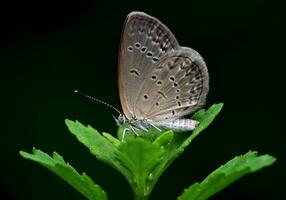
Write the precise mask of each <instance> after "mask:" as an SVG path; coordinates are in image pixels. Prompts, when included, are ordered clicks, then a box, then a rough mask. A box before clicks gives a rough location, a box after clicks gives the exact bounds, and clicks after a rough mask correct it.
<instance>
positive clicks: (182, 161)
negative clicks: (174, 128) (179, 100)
mask: <svg viewBox="0 0 286 200" xmlns="http://www.w3.org/2000/svg"><path fill="white" fill-rule="evenodd" d="M282 2H284V1H282V0H281V1H278V0H273V1H270V0H265V1H263V0H252V1H250V0H236V1H228V0H223V1H213V0H208V1H155V0H154V1H118V2H117V1H114V2H112V1H89V0H82V1H80V0H78V1H67V0H66V1H56V0H50V1H36V0H32V1H31V0H27V1H6V2H2V3H0V28H1V30H0V67H1V72H0V74H1V79H0V80H1V140H0V148H1V149H0V150H1V163H0V167H1V168H0V189H1V191H0V195H1V197H0V198H1V199H5V200H6V199H17V200H18V199H83V197H82V196H81V195H80V194H79V193H77V192H76V191H74V190H73V189H72V188H71V187H70V186H69V185H67V184H66V183H65V182H63V181H62V180H61V179H60V178H58V177H57V176H55V175H54V174H52V173H51V172H49V171H47V170H46V169H45V168H43V167H41V166H39V165H38V164H36V163H34V162H31V161H28V160H25V159H23V158H21V157H20V156H19V153H18V151H19V150H25V151H29V152H30V151H31V149H32V147H34V146H35V147H37V148H39V149H41V150H44V151H45V152H48V153H49V154H50V153H52V151H54V150H55V151H57V152H58V153H59V154H61V155H62V156H63V157H64V158H65V160H66V161H68V162H69V163H71V165H73V166H74V167H75V168H76V169H77V170H78V171H79V172H83V171H85V172H87V173H88V174H89V175H90V176H91V177H92V178H93V179H94V180H95V182H96V183H98V184H99V185H100V186H102V187H103V189H104V190H105V191H106V192H107V193H108V195H109V197H110V199H111V200H114V199H132V198H133V195H132V192H131V189H130V188H129V186H128V184H127V182H126V181H125V180H124V178H123V177H122V176H121V175H120V174H118V173H117V172H116V171H114V170H113V169H112V168H111V167H109V166H106V165H104V164H103V163H101V162H99V161H97V160H95V158H94V157H93V156H92V155H90V154H89V151H88V150H87V149H86V148H85V147H84V146H83V145H81V144H79V142H78V141H77V140H76V138H75V137H74V136H72V135H71V134H69V132H68V130H67V128H66V126H65V124H64V119H65V118H69V119H73V120H75V119H78V120H80V121H81V122H82V123H84V124H91V125H92V126H94V127H95V128H96V129H98V130H99V131H105V132H109V133H112V134H114V135H115V131H116V129H117V127H116V125H115V123H114V121H113V119H112V115H113V114H115V113H114V112H113V111H112V110H110V109H108V108H107V107H105V106H103V105H101V104H96V103H93V102H90V101H87V100H85V99H82V98H79V97H77V96H74V95H73V94H72V90H74V89H80V90H82V91H84V92H86V93H87V94H90V95H92V96H95V97H97V98H100V99H102V100H104V101H106V102H108V103H110V104H112V105H115V106H116V107H118V108H120V102H119V96H118V90H117V53H118V46H119V40H120V34H121V29H122V26H123V22H124V19H125V16H126V15H127V14H128V13H129V12H130V11H133V10H140V11H144V12H146V13H148V14H150V15H153V16H155V17H157V18H159V19H160V20H161V21H162V22H163V23H165V24H166V25H167V26H168V27H169V28H170V29H171V30H172V32H173V33H174V34H175V36H176V38H177V39H178V41H179V42H180V44H181V45H184V46H190V47H192V48H194V49H196V50H197V51H199V52H200V53H201V55H202V56H203V57H204V59H205V61H206V63H207V65H208V69H209V74H210V93H209V95H208V103H207V105H206V107H209V106H210V105H212V104H213V103H219V102H224V103H225V106H224V108H223V110H222V112H221V114H220V115H219V116H218V117H217V119H216V120H215V122H214V123H213V124H212V125H211V126H210V127H209V128H208V129H207V130H206V131H205V132H204V134H201V135H200V136H199V137H198V138H197V139H196V140H195V141H194V142H193V143H192V144H191V145H190V146H189V147H188V148H187V149H186V151H185V152H184V153H183V154H182V155H181V156H180V157H179V158H178V159H177V160H176V161H175V162H174V163H173V164H172V166H170V168H169V169H168V170H167V171H166V172H165V173H164V174H163V176H162V177H161V179H160V181H159V182H158V184H157V185H156V187H155V189H154V192H153V194H152V196H151V199H166V200H169V199H170V200H171V199H176V197H177V196H178V195H179V194H181V192H182V190H183V188H186V187H187V186H189V185H190V184H192V183H193V182H194V181H200V180H202V179H203V178H204V177H205V176H206V175H207V174H209V173H210V172H211V171H212V170H214V169H215V168H217V167H218V166H220V165H221V164H223V163H225V162H226V161H228V160H229V159H231V158H233V157H234V156H236V155H240V154H244V153H246V152H247V151H248V150H257V151H259V153H260V154H265V153H269V154H271V155H274V156H276V157H277V158H278V160H277V162H276V163H275V164H274V165H273V166H271V167H269V168H265V169H263V170H261V171H259V172H258V173H254V174H250V175H247V176H246V177H243V178H242V179H240V180H239V181H238V182H236V183H234V184H233V185H231V186H230V187H228V188H227V189H226V190H224V191H223V192H220V193H219V194H217V195H215V196H214V197H212V198H211V199H286V192H285V178H286V176H285V164H286V163H285V154H284V153H285V150H286V148H285V145H286V143H285V139H286V136H285V116H284V115H285V112H283V111H282V109H283V108H284V106H285V101H284V99H283V98H284V97H283V95H284V93H285V88H284V83H285V67H286V65H285V45H286V42H285V41H286V40H285V29H284V28H285V20H286V14H285V10H286V9H285V8H286V7H285V3H282Z"/></svg>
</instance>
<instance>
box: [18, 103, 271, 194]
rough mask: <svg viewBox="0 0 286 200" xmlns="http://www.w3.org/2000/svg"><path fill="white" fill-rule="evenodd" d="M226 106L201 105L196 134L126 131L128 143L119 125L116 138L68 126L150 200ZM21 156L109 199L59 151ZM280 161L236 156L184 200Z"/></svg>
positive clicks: (196, 116) (76, 124)
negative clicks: (166, 174) (177, 161)
mask: <svg viewBox="0 0 286 200" xmlns="http://www.w3.org/2000/svg"><path fill="white" fill-rule="evenodd" d="M222 106H223V104H222V103H221V104H215V105H213V106H211V107H210V108H209V109H208V110H207V111H205V110H203V109H201V110H199V111H198V112H196V113H195V114H194V115H193V119H196V120H198V121H200V124H199V126H198V127H197V128H196V129H195V130H194V131H193V132H192V133H191V134H190V135H189V134H176V133H173V132H172V131H165V132H158V131H156V130H150V131H149V132H148V133H145V134H144V135H143V136H142V137H135V136H134V134H133V133H129V134H126V136H125V139H124V141H123V142H122V140H121V136H122V131H123V128H119V131H118V138H115V137H113V136H112V135H110V134H108V133H102V134H100V133H99V132H98V131H96V130H95V129H93V128H92V127H91V126H84V125H82V124H81V123H80V122H78V121H75V122H74V121H71V120H66V125H67V126H68V128H69V130H70V132H71V133H72V134H74V135H75V136H76V137H77V139H78V140H79V141H80V142H81V143H83V144H84V145H85V146H86V147H87V148H89V150H90V152H91V153H92V154H93V155H95V156H96V158H97V159H98V160H101V161H103V162H105V163H106V164H109V165H111V166H112V167H113V168H115V169H116V170H117V171H119V172H120V173H121V174H122V175H123V176H124V177H125V178H126V179H127V181H128V182H129V184H130V185H131V188H132V190H133V192H134V195H135V199H136V200H145V199H148V197H149V195H150V194H151V192H152V190H153V188H154V186H155V184H156V182H157V180H158V179H159V177H160V176H161V174H162V173H163V172H164V171H165V170H166V169H167V167H168V166H169V165H170V164H171V163H172V162H173V161H174V160H175V158H176V157H178V156H179V155H180V154H181V153H182V152H183V150H184V149H185V148H186V147H187V146H188V145H189V144H190V143H191V142H192V140H193V139H194V138H195V137H196V136H198V135H199V133H200V132H201V131H203V130H204V129H205V128H207V127H208V126H209V124H210V123H211V122H212V121H213V120H214V118H215V117H216V115H217V114H218V113H219V112H220V110H221V108H222ZM20 154H21V155H22V156H23V157H24V158H27V159H30V160H33V161H35V162H38V163H39V164H41V165H43V166H45V167H46V168H48V169H49V170H51V171H53V172H54V173H55V174H57V175H58V176H60V177H61V178H62V179H64V180H65V181H66V182H68V183H69V184H70V185H71V186H73V187H74V188H75V189H76V190H78V191H79V192H80V193H81V194H82V195H83V196H85V197H86V198H87V199H95V200H105V199H107V194H106V193H105V192H104V190H103V189H102V188H101V187H100V186H99V185H97V184H95V183H94V182H93V180H92V179H91V178H90V177H88V176H87V175H86V174H85V173H83V174H81V175H80V174H79V173H78V172H77V171H76V170H75V169H74V168H73V167H72V166H71V165H69V164H68V163H66V162H65V161H64V159H63V158H62V157H61V156H60V155H59V154H57V153H56V152H54V153H53V156H52V157H50V156H49V155H48V154H46V153H44V152H42V151H40V150H37V149H35V148H34V149H33V152H32V154H29V153H27V152H23V151H20ZM274 161H275V158H274V157H272V156H270V155H262V156H257V152H252V151H250V152H248V153H246V154H244V155H241V156H238V157H235V158H234V159H232V160H230V161H229V162H227V163H226V164H225V165H222V166H221V167H219V168H218V169H216V170H215V171H214V172H212V173H211V174H210V175H208V176H207V177H206V178H205V179H204V180H203V181H202V182H200V183H194V184H192V185H191V186H190V187H189V188H187V189H185V190H184V192H183V193H182V194H181V195H180V196H179V197H178V200H203V199H207V198H208V197H210V196H212V195H213V194H215V193H217V192H219V191H220V190H222V189H223V188H225V187H226V186H228V185H229V184H231V183H232V182H234V181H235V180H237V179H239V178H240V177H242V176H244V175H246V174H248V173H251V172H255V171H257V170H259V169H261V168H263V167H265V166H269V165H271V164H272V163H274Z"/></svg>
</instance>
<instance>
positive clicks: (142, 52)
mask: <svg viewBox="0 0 286 200" xmlns="http://www.w3.org/2000/svg"><path fill="white" fill-rule="evenodd" d="M179 48H180V47H179V44H178V42H177V40H176V38H175V37H174V35H173V34H172V33H171V31H170V30H169V29H168V28H167V27H166V26H165V25H164V24H162V23H161V22H160V21H159V20H158V19H156V18H154V17H151V16H149V15H147V14H145V13H143V12H131V13H130V14H129V15H128V16H127V19H126V21H125V25H124V29H123V33H122V37H121V46H120V52H119V67H118V85H119V94H120V101H121V105H122V108H123V112H124V114H125V116H126V117H127V118H128V119H130V118H132V117H136V118H142V115H140V114H141V113H139V112H137V108H136V99H137V97H138V95H139V91H140V87H141V85H142V83H143V82H144V81H145V79H146V77H147V75H148V74H150V72H151V71H152V70H154V67H155V66H156V63H157V62H158V60H159V59H160V58H161V57H162V56H163V55H165V54H166V53H168V52H171V51H174V50H176V49H179Z"/></svg>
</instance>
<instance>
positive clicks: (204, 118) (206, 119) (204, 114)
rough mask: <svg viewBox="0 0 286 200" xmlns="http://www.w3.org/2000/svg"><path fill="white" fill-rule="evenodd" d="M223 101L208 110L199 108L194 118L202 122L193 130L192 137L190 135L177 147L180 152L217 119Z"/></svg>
mask: <svg viewBox="0 0 286 200" xmlns="http://www.w3.org/2000/svg"><path fill="white" fill-rule="evenodd" d="M222 107H223V103H219V104H213V105H212V106H211V107H210V108H209V109H208V110H207V111H205V110H204V109H201V110H199V111H198V112H196V113H195V114H194V115H193V119H194V120H197V121H199V122H200V124H199V126H198V127H196V129H195V130H194V131H193V133H192V134H191V136H190V137H188V138H187V139H186V140H184V142H183V143H182V144H181V145H180V147H179V148H178V149H177V152H178V153H180V152H181V151H183V149H184V148H185V147H186V146H188V145H189V144H190V143H191V142H192V141H193V139H194V138H195V137H197V136H198V135H199V134H200V133H201V132H202V131H203V130H205V129H206V128H207V127H208V126H209V125H210V124H211V123H212V122H213V120H214V119H215V117H216V116H217V115H218V113H219V112H220V111H221V109H222Z"/></svg>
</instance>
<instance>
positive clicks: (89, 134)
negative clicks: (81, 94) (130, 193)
mask: <svg viewBox="0 0 286 200" xmlns="http://www.w3.org/2000/svg"><path fill="white" fill-rule="evenodd" d="M65 122H66V125H67V126H68V128H69V130H70V132H71V133H72V134H74V135H75V136H76V137H77V139H78V140H79V141H80V142H81V143H83V144H84V145H85V146H86V147H87V148H88V149H89V150H90V152H91V153H92V154H93V155H95V156H96V158H97V159H98V160H101V161H103V162H105V163H107V164H109V165H111V166H112V167H114V168H115V169H117V170H118V171H120V172H121V173H122V174H123V175H124V176H125V177H126V178H127V179H130V178H131V174H130V173H129V171H128V170H126V169H125V168H124V167H122V165H121V163H120V161H119V160H118V159H117V154H118V145H119V143H118V142H119V140H117V139H115V138H113V139H112V138H111V137H112V136H111V135H107V133H105V134H104V136H105V137H103V136H102V135H101V134H100V133H99V132H98V131H97V130H95V129H94V128H92V127H91V126H87V127H86V126H84V125H82V124H81V123H80V122H78V121H75V122H73V121H71V120H68V119H66V121H65ZM111 141H112V142H111Z"/></svg>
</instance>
